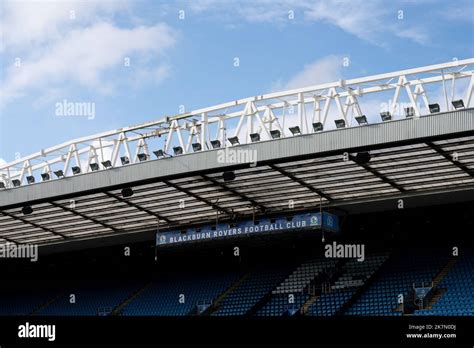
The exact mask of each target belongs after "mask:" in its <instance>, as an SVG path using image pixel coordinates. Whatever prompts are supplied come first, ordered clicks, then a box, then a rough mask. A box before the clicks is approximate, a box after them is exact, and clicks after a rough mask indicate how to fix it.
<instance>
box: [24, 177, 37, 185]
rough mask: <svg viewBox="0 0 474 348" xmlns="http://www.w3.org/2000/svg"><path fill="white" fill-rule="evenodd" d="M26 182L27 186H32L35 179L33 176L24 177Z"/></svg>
mask: <svg viewBox="0 0 474 348" xmlns="http://www.w3.org/2000/svg"><path fill="white" fill-rule="evenodd" d="M26 181H27V182H28V184H34V183H35V177H34V176H33V175H28V176H27V177H26Z"/></svg>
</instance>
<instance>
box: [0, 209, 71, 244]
mask: <svg viewBox="0 0 474 348" xmlns="http://www.w3.org/2000/svg"><path fill="white" fill-rule="evenodd" d="M0 213H1V214H2V215H4V216H8V217H10V218H12V219H14V220H17V221H21V222H23V223H25V224H27V225H31V226H33V227H36V228H39V229H41V230H43V231H45V232H49V233H52V234H54V235H56V236H60V237H62V238H68V237H67V236H66V235H64V234H62V233H59V232H56V231H54V230H52V229H50V228H48V227H44V226H41V225H38V224H37V223H34V222H31V221H28V220H27V219H25V218H22V217H19V216H16V215H14V214H12V213H8V212H6V211H0ZM0 238H3V239H5V240H7V239H6V238H5V237H2V236H1V235H0ZM13 243H19V242H13Z"/></svg>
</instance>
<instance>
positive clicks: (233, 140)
mask: <svg viewBox="0 0 474 348" xmlns="http://www.w3.org/2000/svg"><path fill="white" fill-rule="evenodd" d="M227 140H229V142H230V143H231V144H232V145H237V144H240V143H239V138H238V137H230V138H227Z"/></svg>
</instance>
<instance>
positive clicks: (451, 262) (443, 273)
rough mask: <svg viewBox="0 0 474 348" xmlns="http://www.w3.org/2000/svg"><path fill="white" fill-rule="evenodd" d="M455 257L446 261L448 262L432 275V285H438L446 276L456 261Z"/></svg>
mask: <svg viewBox="0 0 474 348" xmlns="http://www.w3.org/2000/svg"><path fill="white" fill-rule="evenodd" d="M457 260H458V259H457V258H455V257H454V258H452V259H450V260H449V261H448V263H447V264H446V265H445V266H444V267H443V269H442V270H441V271H439V273H438V274H437V275H436V276H435V277H434V279H433V286H435V287H436V286H438V284H439V283H441V281H442V280H443V279H444V277H446V275H447V274H448V273H449V272H450V271H451V269H452V268H453V267H454V265H455V264H456V262H457Z"/></svg>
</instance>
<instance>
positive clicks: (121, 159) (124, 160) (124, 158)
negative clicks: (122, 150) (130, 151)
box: [120, 156, 130, 166]
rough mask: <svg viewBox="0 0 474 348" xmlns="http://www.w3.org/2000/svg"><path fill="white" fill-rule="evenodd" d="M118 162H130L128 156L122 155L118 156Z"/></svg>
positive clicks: (124, 163) (123, 163) (125, 163)
mask: <svg viewBox="0 0 474 348" xmlns="http://www.w3.org/2000/svg"><path fill="white" fill-rule="evenodd" d="M120 162H122V165H123V166H125V165H127V164H129V163H130V158H128V156H122V157H120Z"/></svg>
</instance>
